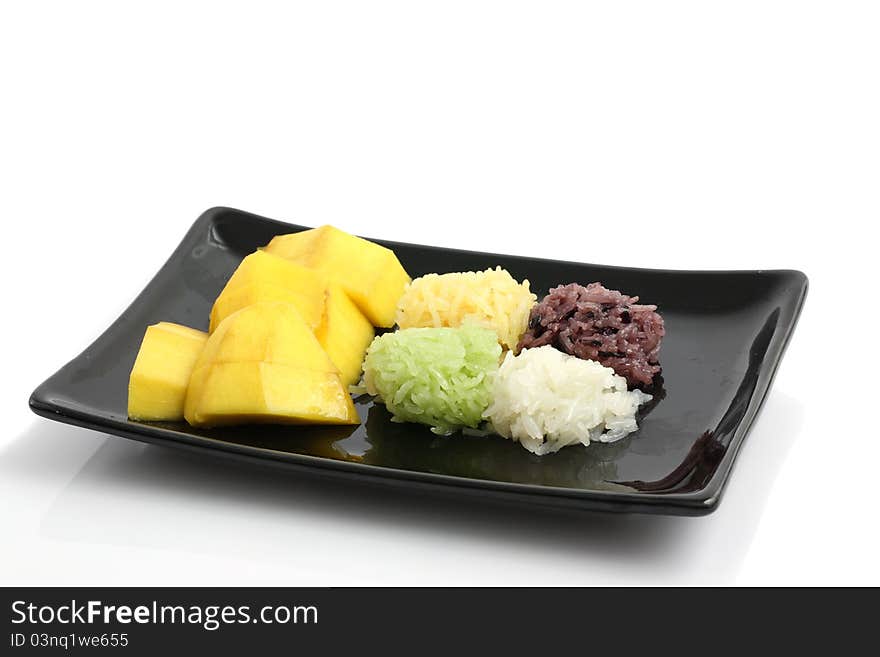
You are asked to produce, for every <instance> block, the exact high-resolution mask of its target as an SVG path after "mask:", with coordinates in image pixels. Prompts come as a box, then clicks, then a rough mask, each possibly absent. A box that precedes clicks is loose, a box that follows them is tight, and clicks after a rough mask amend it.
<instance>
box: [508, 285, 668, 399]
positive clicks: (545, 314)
mask: <svg viewBox="0 0 880 657" xmlns="http://www.w3.org/2000/svg"><path fill="white" fill-rule="evenodd" d="M665 334H666V329H665V327H664V324H663V318H662V317H661V316H660V314H659V313H658V312H657V306H655V305H653V304H644V303H639V298H638V297H630V296H627V295H625V294H623V293H621V292H618V291H617V290H609V289H608V288H606V287H605V286H603V285H602V284H601V283H590V284H589V285H587V286H583V285H578V284H577V283H570V284H569V285H560V286H559V287H555V288H553V289H552V290H550V293H549V294H548V295H547V296H546V297H544V298H543V299H541V302H540V303H538V304H537V305H536V306H535V307H534V308H532V312H531V316H530V317H529V328H528V331H526V333H525V335H523V336H522V339H521V340H520V342H519V345H518V347H517V349H523V348H534V347H542V346H544V345H551V346H553V347H556V348H557V349H559V350H560V351H564V352H565V353H567V354H571V355H572V356H577V357H578V358H584V359H587V360H596V361H599V362H600V363H602V364H603V365H605V366H606V367H610V368H611V369H613V370H614V371H615V372H616V373H617V374H619V375H620V376H622V377H624V378H625V379H626V380H627V383H629V385H630V386H639V387H643V388H647V387H650V386H651V385H652V383H653V380H654V377H655V376H656V375H657V374H658V373H659V372H660V363H659V361H658V354H659V352H660V343H661V341H662V340H663V336H664V335H665Z"/></svg>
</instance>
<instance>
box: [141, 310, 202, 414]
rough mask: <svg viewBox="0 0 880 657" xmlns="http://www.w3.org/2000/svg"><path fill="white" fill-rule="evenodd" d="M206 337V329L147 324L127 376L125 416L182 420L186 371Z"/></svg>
mask: <svg viewBox="0 0 880 657" xmlns="http://www.w3.org/2000/svg"><path fill="white" fill-rule="evenodd" d="M207 340H208V334H207V333H205V332H203V331H197V330H196V329H192V328H189V327H188V326H181V325H179V324H172V323H171V322H159V323H158V324H153V325H152V326H148V327H147V330H146V332H145V333H144V339H143V341H142V342H141V348H140V351H138V355H137V358H136V359H135V361H134V367H132V370H131V376H130V377H129V380H128V417H130V418H131V419H132V420H141V421H146V422H151V421H168V422H175V421H178V420H182V419H183V407H184V400H185V399H186V389H187V385H188V384H189V379H190V375H191V374H192V371H193V368H194V366H195V364H196V361H197V360H198V358H199V355H200V354H201V353H202V350H203V349H204V346H205V343H206V342H207Z"/></svg>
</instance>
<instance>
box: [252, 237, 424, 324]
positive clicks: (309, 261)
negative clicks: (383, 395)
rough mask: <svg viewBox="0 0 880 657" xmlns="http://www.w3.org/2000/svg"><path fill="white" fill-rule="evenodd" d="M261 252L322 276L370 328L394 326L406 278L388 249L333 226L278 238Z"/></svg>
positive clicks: (405, 274) (397, 261)
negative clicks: (342, 291)
mask: <svg viewBox="0 0 880 657" xmlns="http://www.w3.org/2000/svg"><path fill="white" fill-rule="evenodd" d="M265 250H266V251H268V252H269V253H273V254H275V255H279V256H281V257H283V258H286V259H288V260H292V261H294V262H297V263H299V264H301V265H303V266H305V267H311V268H313V269H317V270H319V271H321V272H323V273H325V274H326V275H327V276H328V277H329V278H330V280H331V281H334V282H336V283H338V284H340V285H341V286H342V287H343V288H344V289H345V291H346V292H347V293H348V295H349V297H351V300H352V301H354V302H355V304H356V305H357V307H358V308H360V310H361V312H362V313H363V314H364V315H365V316H366V317H367V319H369V320H370V322H372V324H373V325H374V326H382V327H386V328H388V327H391V326H394V315H395V311H396V309H397V301H398V300H399V299H400V296H401V295H402V294H403V290H404V288H405V287H406V284H407V283H409V281H410V278H409V274H407V273H406V270H404V268H403V266H402V265H401V264H400V261H399V260H398V259H397V256H396V255H394V252H393V251H392V250H390V249H386V248H385V247H384V246H379V245H378V244H374V243H373V242H369V241H367V240H365V239H362V238H360V237H355V236H354V235H350V234H349V233H346V232H344V231H341V230H339V229H338V228H334V227H333V226H321V227H320V228H312V229H310V230H304V231H302V232H299V233H292V234H290V235H279V236H277V237H275V238H273V239H272V241H271V242H269V244H268V246H266V249H265Z"/></svg>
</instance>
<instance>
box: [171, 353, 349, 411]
mask: <svg viewBox="0 0 880 657" xmlns="http://www.w3.org/2000/svg"><path fill="white" fill-rule="evenodd" d="M190 386H191V389H192V390H194V391H197V392H196V394H197V395H198V401H197V402H195V405H194V408H193V410H192V412H191V414H190V415H189V416H188V420H189V422H190V423H191V424H193V425H197V426H219V425H228V424H242V423H248V424H250V423H273V424H357V423H358V422H359V419H358V415H357V412H356V411H355V408H354V403H353V402H352V401H351V397H350V396H349V394H348V393H347V392H346V390H345V387H344V386H343V385H342V383H341V381H340V380H339V375H338V374H336V373H334V372H318V371H315V370H308V369H302V368H300V367H296V366H294V365H284V364H282V363H258V362H244V363H214V364H211V365H207V366H205V367H200V368H198V369H197V370H196V371H195V372H194V373H193V379H192V383H191V384H190Z"/></svg>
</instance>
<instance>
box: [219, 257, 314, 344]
mask: <svg viewBox="0 0 880 657" xmlns="http://www.w3.org/2000/svg"><path fill="white" fill-rule="evenodd" d="M326 294H327V277H326V276H325V275H324V274H322V273H320V272H318V271H315V270H314V269H309V268H308V267H304V266H302V265H299V264H297V263H295V262H292V261H290V260H286V259H284V258H281V257H278V256H275V255H272V254H270V253H266V252H265V251H255V252H254V253H252V254H250V255H249V256H247V257H246V258H245V259H244V260H242V261H241V264H239V266H238V268H237V269H236V270H235V272H234V273H233V274H232V277H231V278H230V279H229V281H228V282H227V283H226V286H225V287H224V288H223V291H222V292H220V295H219V296H218V297H217V300H216V301H215V302H214V307H213V308H211V323H210V328H209V332H210V333H213V332H214V331H215V330H216V328H217V327H218V326H219V325H220V322H222V321H223V320H224V319H226V318H227V317H228V316H229V315H231V314H232V313H234V312H235V311H237V310H241V309H242V308H244V307H246V306H250V305H253V304H255V303H262V302H270V301H283V302H285V303H290V304H292V305H294V306H295V307H296V309H297V310H298V311H299V313H300V315H302V317H303V319H304V320H305V321H306V324H308V325H309V327H310V328H311V329H312V330H314V329H316V328H318V326H319V325H320V324H321V320H322V318H323V316H324V297H325V295H326Z"/></svg>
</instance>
